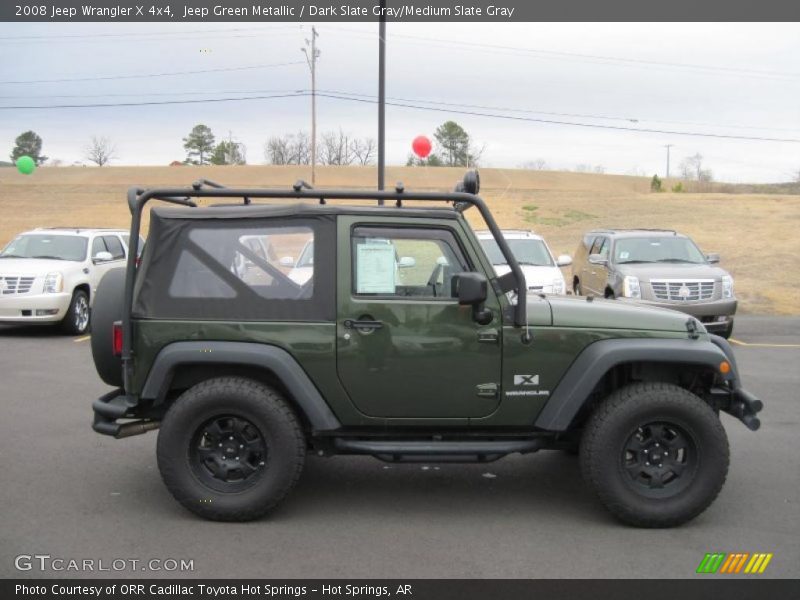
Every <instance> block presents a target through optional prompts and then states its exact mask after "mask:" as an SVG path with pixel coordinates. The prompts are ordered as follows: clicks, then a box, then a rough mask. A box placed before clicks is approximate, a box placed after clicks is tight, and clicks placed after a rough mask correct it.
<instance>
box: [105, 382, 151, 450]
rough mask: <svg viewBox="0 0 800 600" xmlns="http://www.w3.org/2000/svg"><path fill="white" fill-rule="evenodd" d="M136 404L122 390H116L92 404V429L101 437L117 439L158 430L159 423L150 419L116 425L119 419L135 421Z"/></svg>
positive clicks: (134, 400) (133, 399)
mask: <svg viewBox="0 0 800 600" xmlns="http://www.w3.org/2000/svg"><path fill="white" fill-rule="evenodd" d="M138 408H139V406H138V402H137V401H136V399H135V398H132V397H130V396H128V395H127V394H126V393H125V391H124V390H122V389H116V390H113V391H111V392H109V393H107V394H104V395H103V396H100V397H99V398H98V399H97V400H95V401H94V402H92V410H93V411H94V421H93V422H92V429H94V430H95V431H96V432H97V433H101V434H103V435H110V436H111V437H115V438H117V439H119V438H124V437H130V436H132V435H139V434H142V433H147V432H148V431H152V430H153V429H158V427H159V426H160V425H161V422H160V421H153V420H150V419H137V420H133V421H127V422H125V423H118V422H117V421H118V420H119V419H135V418H136V417H137V414H136V413H137V412H139V411H138V410H137V409H138Z"/></svg>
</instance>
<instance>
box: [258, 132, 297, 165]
mask: <svg viewBox="0 0 800 600" xmlns="http://www.w3.org/2000/svg"><path fill="white" fill-rule="evenodd" d="M291 157H292V149H291V140H290V139H289V136H287V135H284V136H273V137H271V138H269V139H268V140H267V143H266V144H264V158H266V159H267V161H268V162H269V163H270V164H273V165H288V164H289V161H290V160H291Z"/></svg>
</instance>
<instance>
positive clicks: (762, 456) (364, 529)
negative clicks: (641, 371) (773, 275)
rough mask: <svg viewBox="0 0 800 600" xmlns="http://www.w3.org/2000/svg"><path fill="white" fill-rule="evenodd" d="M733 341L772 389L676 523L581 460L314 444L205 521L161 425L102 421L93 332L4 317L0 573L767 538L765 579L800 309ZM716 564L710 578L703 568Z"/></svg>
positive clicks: (797, 410)
mask: <svg viewBox="0 0 800 600" xmlns="http://www.w3.org/2000/svg"><path fill="white" fill-rule="evenodd" d="M735 338H736V340H737V342H738V343H737V344H736V345H735V351H736V356H737V360H738V362H739V368H740V370H741V371H742V376H743V379H744V382H745V385H746V387H747V388H748V389H749V390H750V391H752V392H753V393H754V394H756V395H757V396H758V397H760V398H762V399H763V400H764V402H765V405H766V407H765V409H764V411H763V413H761V415H760V416H761V420H762V427H761V429H760V430H759V431H758V432H756V433H753V432H751V431H749V430H747V429H746V428H745V427H744V426H743V425H742V424H741V423H739V422H738V421H736V420H735V419H733V418H731V417H728V416H727V415H724V416H723V422H724V424H725V428H726V429H727V431H728V435H729V437H730V443H731V454H732V455H731V469H730V472H729V474H728V481H727V483H726V485H725V487H724V489H723V491H722V493H721V495H720V497H719V498H718V499H717V501H716V502H715V503H714V504H713V505H712V507H711V508H710V509H709V510H708V511H706V512H705V513H704V514H703V515H701V516H700V517H698V518H697V519H696V520H694V521H693V522H691V523H689V524H687V525H685V526H683V527H680V528H676V529H671V530H655V531H654V530H637V529H633V528H629V527H625V526H622V525H620V524H618V523H617V522H616V521H614V520H613V519H612V518H611V517H610V516H609V515H608V513H606V512H605V511H604V510H603V509H602V508H601V507H600V506H599V505H598V504H597V503H596V502H595V501H594V500H593V499H592V498H591V497H590V496H589V494H588V492H587V490H586V489H585V487H584V485H583V482H582V481H581V478H580V473H579V471H578V465H577V461H576V459H575V458H574V457H570V456H567V455H564V454H562V453H559V452H540V453H538V454H532V455H527V456H519V455H517V456H514V457H510V458H506V459H504V460H501V461H499V462H496V463H492V464H489V465H440V466H434V465H430V466H429V465H400V466H397V465H392V466H389V465H384V464H383V463H381V462H379V461H377V460H374V459H370V458H365V457H337V458H329V459H322V458H316V457H310V458H309V460H308V462H307V464H306V469H305V472H304V474H303V477H302V479H301V482H300V484H299V485H298V487H297V488H296V489H295V491H294V492H293V494H292V496H290V498H289V499H288V500H287V501H286V502H285V503H284V504H283V505H282V506H281V507H280V509H279V510H278V511H276V512H275V513H273V514H272V515H271V516H270V517H268V518H266V519H264V520H261V521H258V522H252V523H244V524H223V523H211V522H207V521H202V520H200V519H198V518H196V517H194V516H192V515H190V514H189V513H188V512H186V511H185V510H183V509H182V508H181V507H180V506H179V505H178V504H177V503H176V502H174V501H173V499H172V497H171V496H170V495H169V493H168V492H167V490H166V489H165V487H164V486H163V485H162V483H161V479H160V477H159V474H158V470H157V468H156V461H155V442H156V435H155V434H153V433H150V434H147V435H144V436H139V437H134V438H130V439H126V440H113V439H110V438H105V437H103V436H100V435H97V434H95V433H94V432H92V430H91V429H90V425H89V424H90V421H91V407H90V404H91V401H92V400H93V399H94V398H96V397H97V396H99V395H101V394H102V393H104V392H105V391H106V390H107V388H106V387H105V386H104V384H103V383H102V382H100V380H99V379H98V378H97V376H96V374H95V371H94V366H93V364H92V359H91V354H90V349H89V344H88V341H85V340H81V339H75V338H70V337H62V336H59V335H57V334H56V333H55V332H53V331H52V330H48V329H29V328H16V327H0V403H1V406H0V410H2V418H0V464H2V477H1V480H2V484H0V506H2V510H0V576H2V577H18V576H23V577H25V576H36V577H41V576H64V575H68V576H86V577H91V576H98V575H100V576H102V575H104V574H103V573H96V572H94V573H93V572H86V573H75V572H69V573H65V572H54V571H47V572H44V573H41V572H38V571H36V570H33V571H28V572H19V571H17V570H16V569H15V567H14V558H15V557H16V556H18V555H20V554H47V555H50V556H52V557H54V558H55V557H60V558H65V559H78V560H82V559H95V560H97V559H101V558H102V559H104V560H106V561H110V560H112V559H114V558H123V559H138V560H141V561H146V560H149V559H153V558H155V559H168V558H173V559H178V560H180V559H191V560H193V561H194V571H193V572H191V573H177V572H164V571H161V572H152V571H148V572H142V571H141V567H138V569H139V570H133V569H127V570H124V571H122V572H118V573H110V574H111V575H114V576H148V577H153V576H156V577H160V576H187V575H188V576H199V577H204V578H205V577H209V578H211V577H245V576H249V577H263V578H294V577H303V578H309V577H316V578H333V577H350V578H361V577H395V578H416V577H443V578H460V577H470V578H492V577H513V578H535V577H569V578H574V577H631V578H641V577H668V578H672V577H692V576H695V575H694V572H695V569H696V568H697V565H698V564H699V562H700V561H701V559H702V558H703V556H704V554H705V553H706V552H772V553H774V558H773V559H772V562H771V563H770V565H769V568H768V569H767V571H766V573H765V574H764V575H760V576H759V577H797V576H798V575H800V492H799V491H798V490H799V489H800V487H799V486H798V484H799V483H800V444H798V438H799V437H800V436H798V434H799V433H800V425H799V424H798V421H799V420H800V406H799V404H800V393H798V383H800V372H799V371H800V318H778V317H739V318H738V320H737V330H736V333H735ZM704 577H716V576H709V575H705V576H704Z"/></svg>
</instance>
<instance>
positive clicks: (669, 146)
mask: <svg viewBox="0 0 800 600" xmlns="http://www.w3.org/2000/svg"><path fill="white" fill-rule="evenodd" d="M674 145H675V144H664V148H666V149H667V177H666V178H667V179H669V149H670V148H672V147H673V146H674Z"/></svg>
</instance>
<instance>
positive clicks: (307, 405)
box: [141, 342, 341, 431]
mask: <svg viewBox="0 0 800 600" xmlns="http://www.w3.org/2000/svg"><path fill="white" fill-rule="evenodd" d="M202 364H208V365H212V364H217V365H219V364H224V365H240V366H249V367H257V368H262V369H267V370H269V371H272V372H273V373H274V374H275V375H276V376H277V377H278V378H279V379H280V380H281V383H283V385H285V386H286V388H287V389H288V390H289V393H290V394H291V395H292V397H293V398H294V400H295V401H296V402H297V404H298V408H299V409H300V410H301V411H303V413H304V414H305V416H306V417H307V418H308V421H309V422H310V423H311V426H312V427H313V428H314V429H315V430H317V431H330V430H334V429H339V428H340V427H341V424H340V423H339V420H338V419H337V418H336V415H334V414H333V411H331V409H330V407H329V406H328V403H327V402H325V399H324V398H323V397H322V395H321V394H320V393H319V390H317V388H316V386H315V385H314V384H313V383H312V382H311V379H309V377H308V375H306V373H305V371H303V369H302V367H301V366H300V365H299V364H298V362H297V361H296V360H295V359H294V357H292V355H291V354H289V353H288V352H287V351H286V350H284V349H282V348H278V347H277V346H271V345H268V344H257V343H252V342H173V343H171V344H169V345H167V346H165V347H164V348H162V349H161V351H160V352H159V353H158V356H157V357H156V359H155V361H154V362H153V367H152V368H151V369H150V373H149V374H148V375H147V380H146V381H145V384H144V387H143V388H142V393H141V397H142V398H144V399H150V400H153V402H154V404H155V405H158V404H160V403H161V402H162V400H163V398H164V395H165V394H166V391H167V386H168V385H169V382H170V381H171V379H172V374H173V373H174V372H175V369H176V368H177V367H179V366H182V365H202Z"/></svg>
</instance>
